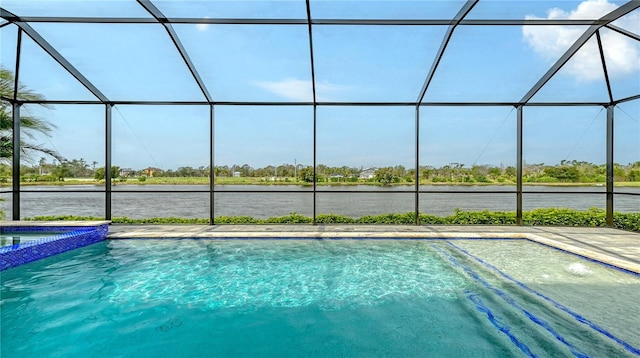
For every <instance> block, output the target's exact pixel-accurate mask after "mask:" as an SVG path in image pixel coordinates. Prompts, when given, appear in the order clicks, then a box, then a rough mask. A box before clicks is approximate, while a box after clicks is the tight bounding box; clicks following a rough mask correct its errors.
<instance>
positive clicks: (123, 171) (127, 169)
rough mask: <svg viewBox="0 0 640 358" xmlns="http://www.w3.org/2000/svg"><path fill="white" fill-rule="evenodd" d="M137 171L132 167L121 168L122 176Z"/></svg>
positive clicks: (133, 173)
mask: <svg viewBox="0 0 640 358" xmlns="http://www.w3.org/2000/svg"><path fill="white" fill-rule="evenodd" d="M135 173H136V172H135V171H134V170H133V169H131V168H122V169H120V173H119V174H120V176H121V177H128V176H130V175H135Z"/></svg>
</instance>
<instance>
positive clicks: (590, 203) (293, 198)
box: [0, 185, 640, 219]
mask: <svg viewBox="0 0 640 358" xmlns="http://www.w3.org/2000/svg"><path fill="white" fill-rule="evenodd" d="M103 189H104V187H102V186H93V185H82V186H80V185H78V186H30V187H23V190H30V191H33V192H26V193H25V192H23V193H22V194H21V201H22V206H21V209H20V210H21V216H22V217H32V216H38V215H82V216H103V215H104V207H105V203H104V201H105V200H104V193H96V192H90V191H92V190H103ZM413 189H414V187H410V186H406V187H389V188H385V187H378V186H365V185H362V186H349V187H335V186H333V187H318V192H317V193H316V205H317V206H316V213H317V214H325V213H333V214H342V215H348V216H350V217H361V216H364V215H377V214H385V213H407V212H412V211H413V210H414V202H415V195H414V193H413V192H411V191H412V190H413ZM420 189H421V190H425V191H434V193H422V194H420V199H419V208H420V212H423V213H427V214H434V215H440V216H446V215H450V214H452V213H453V212H454V210H455V209H456V208H460V209H462V210H491V211H515V210H516V194H515V193H489V192H490V191H503V192H508V191H515V187H514V186H421V188H420ZM113 190H114V192H113V194H112V216H113V217H120V216H127V217H131V218H146V217H169V216H175V217H188V218H207V217H209V193H207V192H201V193H190V192H187V191H200V190H201V191H206V190H208V186H206V185H116V186H114V187H113ZM154 190H164V191H165V192H153V191H154ZM168 190H171V191H178V192H166V191H168ZM216 190H220V191H219V192H216V193H215V205H214V212H215V216H216V217H217V216H239V215H245V216H252V217H256V218H268V217H273V216H282V215H288V214H290V213H293V212H295V213H298V214H302V215H307V216H312V215H313V192H312V188H310V187H301V186H296V185H282V186H275V185H274V186H255V185H225V186H219V187H216ZM232 190H241V191H244V190H263V191H267V192H263V193H246V192H245V193H234V192H229V191H232ZM287 190H305V191H306V192H304V193H283V192H282V191H287ZM327 190H332V191H338V192H337V193H336V192H331V193H330V192H326V191H327ZM354 190H357V191H360V192H359V193H352V192H349V191H354ZM399 190H400V191H406V193H394V192H392V191H399ZM604 190H605V189H604V187H599V186H588V187H549V186H526V187H525V188H524V191H525V193H524V194H523V209H524V210H525V211H526V210H532V209H536V208H548V207H563V208H573V209H579V210H587V209H589V208H592V207H597V208H601V209H604V208H605V200H606V196H605V192H604ZM45 191H55V192H45ZM73 191H79V192H73ZM130 191H140V192H130ZM225 191H226V192H225ZM372 191H376V192H372ZM381 191H382V192H381ZM461 191H472V193H462V192H461ZM527 191H528V192H531V191H536V192H544V194H539V193H527ZM572 192H573V193H574V194H571V193H572ZM575 192H586V193H581V194H575ZM616 192H625V193H637V194H640V188H616ZM1 197H2V198H3V199H5V201H3V202H0V206H1V209H2V210H4V211H5V213H7V217H8V219H11V207H12V204H11V199H12V197H11V193H3V194H2V196H1ZM614 203H615V211H620V212H638V211H639V210H640V196H637V195H616V196H615V201H614Z"/></svg>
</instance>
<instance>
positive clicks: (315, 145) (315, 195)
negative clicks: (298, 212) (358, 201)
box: [313, 104, 318, 225]
mask: <svg viewBox="0 0 640 358" xmlns="http://www.w3.org/2000/svg"><path fill="white" fill-rule="evenodd" d="M317 109H318V107H317V106H316V105H315V104H314V105H313V225H317V223H316V208H317V206H318V205H317V203H316V201H317V199H318V188H317V181H318V179H317V178H318V176H317V165H318V116H317V114H318V111H317Z"/></svg>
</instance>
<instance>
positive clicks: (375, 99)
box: [0, 0, 640, 225]
mask: <svg viewBox="0 0 640 358" xmlns="http://www.w3.org/2000/svg"><path fill="white" fill-rule="evenodd" d="M1 7H2V9H1V17H2V20H1V22H0V36H1V55H0V56H1V57H0V60H1V66H2V75H3V76H2V127H1V130H2V157H1V158H0V160H2V161H1V162H0V170H1V171H0V179H2V183H0V184H1V185H2V187H0V191H1V192H0V195H1V197H0V198H1V199H2V202H1V203H0V204H2V210H3V211H4V212H5V214H6V218H8V219H12V220H19V219H22V218H25V217H34V216H39V215H78V216H93V217H100V218H104V219H107V220H110V219H112V218H114V217H130V218H151V217H187V218H202V219H207V220H208V222H209V223H212V224H214V223H216V220H218V218H220V217H223V216H224V217H233V216H249V217H258V218H267V217H278V216H284V215H289V214H291V213H296V214H299V215H302V216H306V217H308V218H311V220H312V222H313V223H315V222H316V218H318V217H319V216H320V215H328V214H336V215H344V216H348V217H354V218H357V217H363V216H367V215H380V214H388V213H389V214H390V213H413V214H415V223H416V224H420V217H419V215H418V214H431V215H436V216H447V215H450V214H452V213H453V212H455V210H456V209H460V210H463V211H482V210H488V211H506V212H515V213H516V223H518V224H522V223H523V221H522V218H523V212H527V211H530V210H533V209H537V208H554V207H555V208H571V209H577V210H589V209H590V208H594V207H595V208H598V209H599V210H604V211H605V212H606V220H607V224H608V225H612V224H613V220H614V219H613V218H614V212H618V211H620V212H637V211H638V208H640V190H639V189H640V185H638V183H640V9H639V8H640V1H615V0H584V1H570V0H567V1H508V0H505V1H488V0H469V1H455V0H451V1H449V0H447V1H427V0H423V1H418V0H416V1H321V0H306V1H304V0H291V1H267V0H264V1H204V0H202V1H173V0H167V1H165V0H162V1H160V0H137V1H134V0H118V1H100V0H98V1H87V0H84V1H71V0H66V1H57V0H50V1H47V0H32V1H24V0H3V1H2V3H1ZM34 119H38V120H40V122H38V121H35V122H34ZM42 126H44V128H43V127H42ZM105 168H107V169H106V170H105ZM62 184H64V185H62Z"/></svg>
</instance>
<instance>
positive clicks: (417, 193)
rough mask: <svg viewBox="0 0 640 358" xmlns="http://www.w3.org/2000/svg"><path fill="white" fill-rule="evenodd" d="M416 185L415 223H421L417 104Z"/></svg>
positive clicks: (418, 111) (418, 112) (418, 109)
mask: <svg viewBox="0 0 640 358" xmlns="http://www.w3.org/2000/svg"><path fill="white" fill-rule="evenodd" d="M415 130H416V133H415V134H416V179H415V180H416V187H415V204H414V210H415V212H414V213H415V216H416V217H415V223H416V225H420V106H419V105H418V106H416V129H415Z"/></svg>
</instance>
